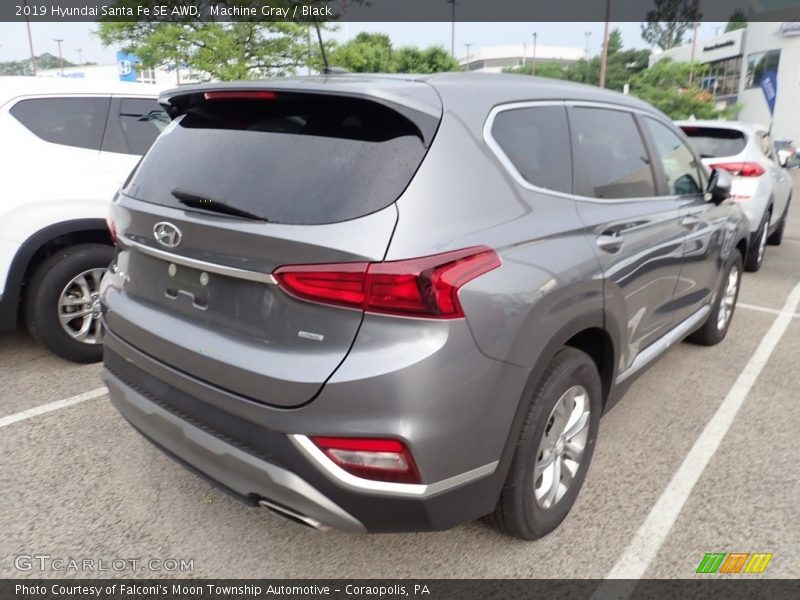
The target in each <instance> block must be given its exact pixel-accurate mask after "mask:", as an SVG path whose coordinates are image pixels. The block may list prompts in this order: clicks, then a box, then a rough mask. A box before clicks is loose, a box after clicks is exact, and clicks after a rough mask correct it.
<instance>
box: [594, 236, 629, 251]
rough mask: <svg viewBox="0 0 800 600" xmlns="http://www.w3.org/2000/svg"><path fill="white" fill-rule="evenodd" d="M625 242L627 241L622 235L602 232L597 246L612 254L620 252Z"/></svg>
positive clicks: (598, 237)
mask: <svg viewBox="0 0 800 600" xmlns="http://www.w3.org/2000/svg"><path fill="white" fill-rule="evenodd" d="M623 243H625V238H624V237H622V236H621V235H607V234H601V235H598V236H597V247H598V248H600V250H603V251H604V252H611V253H612V254H614V253H616V252H619V251H620V249H621V248H622V244H623Z"/></svg>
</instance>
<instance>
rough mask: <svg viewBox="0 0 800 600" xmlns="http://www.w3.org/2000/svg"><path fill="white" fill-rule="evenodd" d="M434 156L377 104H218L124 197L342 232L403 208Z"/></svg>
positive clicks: (167, 143) (304, 98) (306, 97)
mask: <svg viewBox="0 0 800 600" xmlns="http://www.w3.org/2000/svg"><path fill="white" fill-rule="evenodd" d="M426 150H427V149H426V146H425V143H424V142H423V137H422V134H421V133H420V130H419V128H418V127H417V126H416V125H415V124H414V122H413V121H412V120H411V119H410V118H408V117H407V116H406V115H404V114H400V113H399V112H397V111H395V110H394V109H392V108H391V107H389V106H386V105H383V104H379V103H377V102H373V101H370V100H365V99H359V98H349V97H341V96H322V95H319V94H299V93H291V94H281V95H280V96H278V97H277V98H276V99H268V100H255V99H245V100H242V99H224V100H213V101H212V100H208V101H205V102H201V103H199V104H198V105H196V106H194V107H192V108H190V109H189V110H188V112H187V113H185V114H183V115H182V116H179V117H178V118H177V119H176V120H175V121H173V123H172V124H171V125H170V126H169V127H168V128H167V129H166V130H165V132H164V134H163V135H161V136H160V137H159V138H158V139H157V141H156V142H155V144H154V145H153V147H152V148H151V149H150V151H149V152H148V153H147V155H146V156H145V158H144V159H143V160H142V162H141V164H140V166H139V168H138V169H137V171H136V173H135V174H134V175H133V177H132V178H131V179H130V180H129V182H128V184H127V186H126V187H125V189H124V193H125V194H127V195H129V196H132V197H134V198H136V199H139V200H143V201H146V202H153V203H157V204H162V205H166V206H173V207H179V208H186V205H185V204H181V200H180V199H181V198H184V199H185V198H186V197H195V198H203V199H208V200H211V201H212V202H213V203H215V204H216V205H217V206H218V207H219V206H221V205H225V208H227V209H229V212H230V213H231V214H236V213H237V211H238V212H239V213H242V212H245V213H248V214H250V215H253V216H255V217H258V218H261V219H263V220H266V221H269V222H275V223H285V224H308V225H313V224H323V223H335V222H340V221H346V220H350V219H354V218H357V217H361V216H365V215H367V214H370V213H372V212H375V211H377V210H380V209H383V208H385V207H387V206H389V205H390V204H391V203H392V202H394V201H395V200H397V198H398V197H399V196H400V195H401V194H402V193H403V191H404V190H405V188H406V187H407V186H408V184H409V182H410V181H411V179H412V177H413V176H414V173H415V172H416V170H417V168H418V167H419V165H420V163H421V162H422V159H423V158H424V156H425V153H426ZM174 192H178V193H177V196H176V194H175V193H174ZM200 205H202V204H200ZM195 208H196V207H195Z"/></svg>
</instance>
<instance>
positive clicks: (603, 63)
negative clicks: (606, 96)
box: [600, 0, 611, 88]
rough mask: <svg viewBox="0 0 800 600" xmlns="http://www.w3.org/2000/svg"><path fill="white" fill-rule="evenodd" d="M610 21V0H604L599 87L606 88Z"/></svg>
mask: <svg viewBox="0 0 800 600" xmlns="http://www.w3.org/2000/svg"><path fill="white" fill-rule="evenodd" d="M610 20H611V0H606V25H605V29H604V30H603V53H602V54H601V56H600V87H601V88H604V87H606V70H607V68H608V24H609V21H610Z"/></svg>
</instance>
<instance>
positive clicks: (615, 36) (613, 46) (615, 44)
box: [608, 27, 622, 56]
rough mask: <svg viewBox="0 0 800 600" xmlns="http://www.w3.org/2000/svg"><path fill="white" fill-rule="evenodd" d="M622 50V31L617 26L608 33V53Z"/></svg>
mask: <svg viewBox="0 0 800 600" xmlns="http://www.w3.org/2000/svg"><path fill="white" fill-rule="evenodd" d="M620 50H622V32H621V31H620V30H619V29H618V28H617V27H615V28H614V29H612V30H611V33H609V34H608V54H609V56H610V55H612V54H614V53H615V52H619V51H620Z"/></svg>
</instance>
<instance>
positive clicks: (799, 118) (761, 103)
mask: <svg viewBox="0 0 800 600" xmlns="http://www.w3.org/2000/svg"><path fill="white" fill-rule="evenodd" d="M692 46H693V44H691V43H690V44H686V45H685V46H680V47H678V48H672V49H671V50H667V51H665V52H661V53H659V54H654V55H653V56H651V57H650V64H651V66H652V65H653V64H655V63H656V62H658V61H659V60H663V59H664V58H666V57H669V58H671V59H672V60H675V61H680V62H690V61H691V60H692ZM694 60H695V61H697V62H699V63H702V64H704V65H708V66H709V68H710V70H709V72H708V73H706V74H704V75H703V79H702V81H701V85H702V86H703V87H704V88H706V89H707V90H708V91H710V92H711V93H712V94H714V97H715V98H716V99H717V101H718V102H719V103H720V105H722V106H732V105H735V104H738V105H739V107H740V111H739V117H738V118H739V119H740V120H742V121H749V122H752V123H761V124H764V125H766V126H769V125H770V124H771V125H772V132H773V136H774V137H775V138H776V139H781V138H785V139H790V140H793V141H794V142H796V143H800V112H799V111H798V107H800V68H798V65H800V22H793V21H789V22H772V21H769V22H751V23H748V25H747V29H740V30H737V31H731V32H729V33H723V34H721V35H718V36H715V37H713V38H710V39H707V40H698V41H697V44H696V45H694ZM770 72H773V73H774V74H773V75H772V78H773V80H774V85H775V92H776V96H775V108H774V114H772V115H771V114H770V106H769V103H768V102H767V99H766V97H765V95H764V92H763V90H762V88H761V84H762V81H763V80H764V79H765V76H766V75H767V74H768V73H770Z"/></svg>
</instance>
